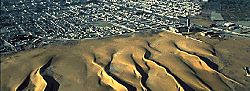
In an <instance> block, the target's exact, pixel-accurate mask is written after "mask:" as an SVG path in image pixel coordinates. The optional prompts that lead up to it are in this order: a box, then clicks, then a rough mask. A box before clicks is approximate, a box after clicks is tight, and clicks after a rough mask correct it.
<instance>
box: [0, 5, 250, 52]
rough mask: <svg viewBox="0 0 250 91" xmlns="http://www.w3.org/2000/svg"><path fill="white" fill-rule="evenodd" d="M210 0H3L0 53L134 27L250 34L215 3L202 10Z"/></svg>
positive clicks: (137, 29)
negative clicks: (227, 17)
mask: <svg viewBox="0 0 250 91" xmlns="http://www.w3.org/2000/svg"><path fill="white" fill-rule="evenodd" d="M214 2H216V1H214ZM204 3H208V4H207V5H205V4H204ZM210 3H213V1H207V0H87V1H86V0H18V1H15V0H13V1H8V0H2V1H1V15H0V37H1V41H0V43H1V45H0V53H1V54H9V53H13V52H17V51H21V50H25V49H30V48H36V47H40V46H44V45H47V44H49V43H54V42H57V41H66V40H79V39H93V38H104V37H109V36H114V35H125V34H129V33H133V32H159V31H165V30H173V31H174V32H179V33H186V32H187V33H189V32H200V34H201V35H203V36H209V37H213V36H219V37H225V36H227V35H239V36H244V37H249V27H250V26H248V25H244V24H248V23H249V21H244V20H242V21H240V22H239V23H238V22H237V23H236V22H234V21H233V22H228V21H227V20H225V19H224V18H223V16H222V15H223V14H221V12H219V11H218V10H216V9H217V8H216V9H207V8H205V10H204V12H202V6H206V7H213V6H211V5H212V4H210ZM197 17H202V19H200V18H197ZM204 17H205V18H204ZM230 19H231V18H230ZM199 22H203V23H204V22H208V24H207V26H206V24H205V25H204V24H200V23H199ZM244 22H246V23H244ZM242 24H243V25H242ZM249 25H250V24H249ZM215 34H216V35H215Z"/></svg>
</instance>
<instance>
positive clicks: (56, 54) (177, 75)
mask: <svg viewBox="0 0 250 91" xmlns="http://www.w3.org/2000/svg"><path fill="white" fill-rule="evenodd" d="M214 52H215V50H214V49H213V47H212V46H211V45H208V44H206V43H203V42H198V41H196V40H192V39H189V38H186V37H184V36H181V35H176V34H173V33H169V32H161V33H159V34H154V35H148V34H143V35H137V34H136V35H133V36H130V37H121V36H118V37H113V38H106V39H93V40H81V41H78V43H76V44H72V45H51V46H48V47H46V48H37V49H34V50H29V51H24V52H20V53H17V54H15V55H10V56H7V57H5V58H3V60H2V61H1V66H2V69H1V72H2V79H4V80H5V81H2V82H1V85H2V89H3V90H2V91H15V90H17V89H18V90H29V89H33V90H34V91H43V90H45V88H46V89H47V90H48V91H57V90H59V91H69V90H71V91H106V90H108V91H110V90H111V91H113V90H114V91H134V90H137V91H150V90H152V91H190V90H196V91H211V90H214V91H229V90H232V89H234V88H233V86H232V84H233V85H237V86H238V87H240V88H243V89H244V85H242V84H241V83H240V82H237V81H236V80H233V79H231V78H229V77H227V76H225V75H224V74H222V73H220V72H219V71H218V69H217V68H214V67H212V66H211V65H208V64H210V63H209V62H211V61H220V60H219V59H220V58H218V57H217V56H216V55H214ZM39 67H40V68H39ZM28 76H30V79H26V78H27V77H28ZM45 76H46V79H45V78H44V77H45ZM48 77H50V78H51V79H49V80H48ZM26 82H28V83H26ZM55 83H58V84H59V85H56V84H55ZM25 84H26V85H25ZM30 84H33V85H34V86H33V87H32V86H31V85H30Z"/></svg>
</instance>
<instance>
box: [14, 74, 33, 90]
mask: <svg viewBox="0 0 250 91" xmlns="http://www.w3.org/2000/svg"><path fill="white" fill-rule="evenodd" d="M29 83H30V75H28V76H27V77H26V78H25V79H24V81H23V82H22V84H21V85H20V86H18V88H17V90H16V91H23V90H24V89H25V88H26V87H28V85H29Z"/></svg>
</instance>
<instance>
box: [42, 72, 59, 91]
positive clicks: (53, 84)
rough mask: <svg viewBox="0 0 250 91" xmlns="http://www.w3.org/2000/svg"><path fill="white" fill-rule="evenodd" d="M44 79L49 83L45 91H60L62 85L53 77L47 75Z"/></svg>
mask: <svg viewBox="0 0 250 91" xmlns="http://www.w3.org/2000/svg"><path fill="white" fill-rule="evenodd" d="M43 79H44V80H45V81H46V82H47V86H46V88H45V90H44V91H58V89H59V86H60V84H59V83H58V82H57V81H56V80H55V79H54V78H53V77H51V76H47V75H45V76H43Z"/></svg>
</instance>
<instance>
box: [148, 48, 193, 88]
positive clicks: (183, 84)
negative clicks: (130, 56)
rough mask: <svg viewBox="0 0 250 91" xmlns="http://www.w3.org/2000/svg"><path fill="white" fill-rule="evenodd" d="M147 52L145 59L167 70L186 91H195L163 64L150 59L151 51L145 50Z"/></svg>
mask: <svg viewBox="0 0 250 91" xmlns="http://www.w3.org/2000/svg"><path fill="white" fill-rule="evenodd" d="M145 51H146V52H145V54H144V58H146V59H149V60H151V61H153V62H154V63H156V64H157V65H159V66H161V67H163V68H164V69H166V71H167V72H168V73H169V74H171V75H172V76H173V77H174V78H175V79H176V81H177V82H178V83H179V84H180V85H181V86H182V87H183V89H184V90H185V91H194V89H193V88H192V87H190V86H189V85H188V84H186V83H185V82H184V81H182V80H181V79H180V78H179V77H178V76H176V75H175V74H174V73H172V72H171V70H169V69H168V68H167V67H165V66H164V65H162V64H161V63H159V62H157V61H155V60H153V59H150V57H151V52H150V51H148V50H147V49H145Z"/></svg>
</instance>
